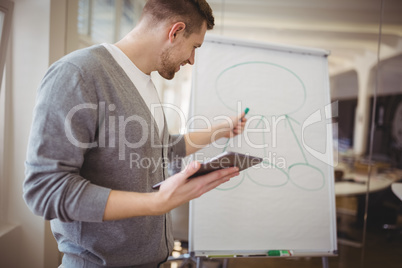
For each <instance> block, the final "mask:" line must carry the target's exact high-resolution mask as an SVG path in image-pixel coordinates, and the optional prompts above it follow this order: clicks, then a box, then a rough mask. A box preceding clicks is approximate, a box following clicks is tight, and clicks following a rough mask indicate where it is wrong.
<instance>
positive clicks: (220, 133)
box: [184, 112, 247, 155]
mask: <svg viewBox="0 0 402 268" xmlns="http://www.w3.org/2000/svg"><path fill="white" fill-rule="evenodd" d="M244 116H245V113H244V112H242V113H241V114H240V115H237V116H233V117H227V119H226V120H224V122H222V123H219V124H214V125H213V126H212V128H211V129H210V131H202V132H190V133H187V134H186V135H184V138H185V141H186V155H190V154H193V153H195V152H197V151H198V150H199V149H201V148H203V147H204V146H206V145H208V144H210V143H213V142H214V141H216V140H218V139H220V138H233V137H235V136H237V135H239V134H241V133H242V132H243V130H244V127H245V125H246V122H247V119H246V118H245V117H244Z"/></svg>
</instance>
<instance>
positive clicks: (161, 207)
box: [103, 161, 239, 221]
mask: <svg viewBox="0 0 402 268" xmlns="http://www.w3.org/2000/svg"><path fill="white" fill-rule="evenodd" d="M199 168H200V163H198V162H196V161H194V162H192V163H190V164H189V165H188V166H187V167H186V169H185V170H184V171H182V172H180V173H177V174H176V175H174V176H172V177H170V178H168V179H167V180H166V181H165V182H164V183H163V184H162V185H161V187H160V188H159V191H158V192H153V193H136V192H127V191H116V190H112V191H111V192H110V195H109V198H108V201H107V203H106V208H105V213H104V215H103V220H105V221H107V220H120V219H127V218H132V217H138V216H152V215H162V214H165V213H167V212H169V211H170V210H172V209H174V208H176V207H178V206H180V205H182V204H184V203H187V202H188V201H190V200H192V199H194V198H197V197H200V196H201V195H203V194H204V193H206V192H208V191H210V190H212V189H214V188H216V187H217V186H219V185H220V184H222V183H224V182H227V181H228V180H230V179H231V178H233V177H235V176H237V175H239V169H238V168H237V167H232V168H226V169H221V170H217V171H214V172H211V173H208V174H206V175H203V176H199V177H197V178H194V179H190V180H188V177H190V176H191V175H193V174H194V173H195V172H196V171H197V170H198V169H199Z"/></svg>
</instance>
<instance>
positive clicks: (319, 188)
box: [288, 163, 325, 191]
mask: <svg viewBox="0 0 402 268" xmlns="http://www.w3.org/2000/svg"><path fill="white" fill-rule="evenodd" d="M296 166H306V167H309V168H312V169H314V170H316V171H318V173H319V174H320V175H321V177H322V184H321V185H320V186H319V187H316V188H307V187H303V186H301V185H299V184H298V183H296V182H295V181H294V180H292V178H291V177H292V176H291V175H290V170H291V169H292V168H294V167H296ZM288 173H289V180H290V181H291V182H292V183H293V185H295V186H296V187H298V188H300V189H303V190H306V191H318V190H321V189H322V188H323V187H324V185H325V176H324V173H323V172H322V171H321V170H320V169H319V168H317V167H315V166H312V165H310V164H308V163H295V164H293V165H291V166H289V168H288Z"/></svg>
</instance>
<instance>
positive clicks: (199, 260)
mask: <svg viewBox="0 0 402 268" xmlns="http://www.w3.org/2000/svg"><path fill="white" fill-rule="evenodd" d="M197 268H202V257H197Z"/></svg>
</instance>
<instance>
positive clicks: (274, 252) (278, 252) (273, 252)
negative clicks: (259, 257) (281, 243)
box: [267, 250, 292, 257]
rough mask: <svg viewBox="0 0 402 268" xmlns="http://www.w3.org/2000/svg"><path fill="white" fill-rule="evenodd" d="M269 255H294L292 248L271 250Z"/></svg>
mask: <svg viewBox="0 0 402 268" xmlns="http://www.w3.org/2000/svg"><path fill="white" fill-rule="evenodd" d="M267 253H268V256H273V257H275V256H278V257H280V256H287V257H290V256H292V251H291V250H269V251H268V252H267Z"/></svg>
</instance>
